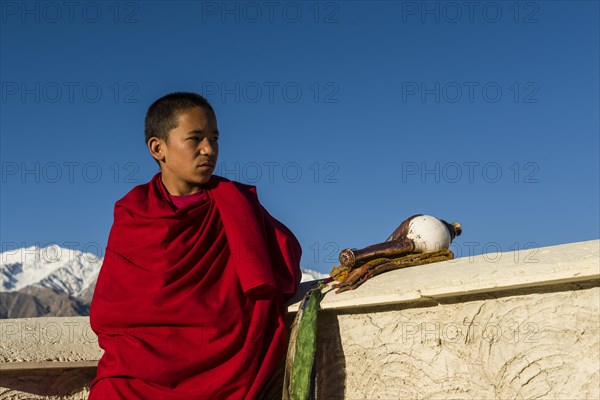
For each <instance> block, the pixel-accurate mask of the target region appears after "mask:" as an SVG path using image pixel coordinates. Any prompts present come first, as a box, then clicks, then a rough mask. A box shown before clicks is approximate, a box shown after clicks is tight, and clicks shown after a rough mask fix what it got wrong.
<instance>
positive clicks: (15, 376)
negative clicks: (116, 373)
mask: <svg viewBox="0 0 600 400" xmlns="http://www.w3.org/2000/svg"><path fill="white" fill-rule="evenodd" d="M1 375H2V386H3V387H4V388H8V389H9V390H8V391H5V392H3V393H2V394H1V395H2V398H9V396H10V395H11V394H12V392H13V391H14V392H16V393H14V394H15V395H16V394H17V393H19V392H22V393H28V394H32V395H38V396H42V397H46V396H48V397H68V396H73V395H76V394H78V393H82V392H86V393H87V392H89V383H90V382H91V381H92V380H93V379H94V377H95V376H96V368H56V369H54V368H52V369H43V370H42V369H31V370H13V371H2V372H1ZM16 398H19V397H16Z"/></svg>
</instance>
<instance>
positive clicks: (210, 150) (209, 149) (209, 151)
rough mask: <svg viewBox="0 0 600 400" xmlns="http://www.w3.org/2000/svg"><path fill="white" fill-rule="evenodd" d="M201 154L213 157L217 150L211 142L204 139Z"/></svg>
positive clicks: (201, 144)
mask: <svg viewBox="0 0 600 400" xmlns="http://www.w3.org/2000/svg"><path fill="white" fill-rule="evenodd" d="M200 154H203V155H207V156H212V155H213V154H215V148H214V146H213V145H212V143H211V142H210V141H209V140H207V139H204V140H203V141H202V142H201V143H200Z"/></svg>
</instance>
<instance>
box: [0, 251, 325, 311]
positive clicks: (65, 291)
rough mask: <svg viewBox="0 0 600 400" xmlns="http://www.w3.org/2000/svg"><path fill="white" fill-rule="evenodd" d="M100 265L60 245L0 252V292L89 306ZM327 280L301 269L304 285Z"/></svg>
mask: <svg viewBox="0 0 600 400" xmlns="http://www.w3.org/2000/svg"><path fill="white" fill-rule="evenodd" d="M101 266H102V259H101V258H98V257H97V256H96V255H94V254H91V253H84V252H81V251H79V250H74V249H67V248H63V247H60V246H58V245H52V246H48V247H37V246H33V247H28V248H20V249H15V250H9V251H5V252H3V253H0V278H1V282H0V283H1V284H0V292H3V293H4V294H5V295H6V293H13V292H19V293H20V294H21V295H24V294H26V295H28V296H36V299H34V300H35V301H37V302H39V293H40V292H39V289H45V290H46V291H45V292H43V293H45V297H48V293H52V292H55V293H56V294H61V295H63V296H66V297H72V298H74V299H76V300H77V301H79V302H81V303H82V304H86V303H87V304H89V302H90V301H91V298H92V293H93V290H94V288H95V284H96V280H97V278H98V273H99V272H100V267H101ZM326 277H327V275H325V274H322V273H320V272H317V271H312V270H309V269H303V270H302V282H305V281H312V280H315V279H322V278H326ZM47 289H51V291H52V292H50V291H48V290H47Z"/></svg>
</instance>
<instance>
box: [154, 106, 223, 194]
mask: <svg viewBox="0 0 600 400" xmlns="http://www.w3.org/2000/svg"><path fill="white" fill-rule="evenodd" d="M178 121H179V124H178V126H177V127H176V128H175V129H172V130H171V131H169V137H168V140H167V141H166V142H165V141H163V140H161V139H158V138H152V139H150V140H149V141H148V147H149V149H150V152H151V154H152V156H153V157H154V158H156V159H157V160H159V161H160V166H161V171H162V180H163V183H164V184H165V187H166V188H167V190H168V191H169V193H171V194H172V195H175V196H181V195H185V194H192V193H195V192H197V191H198V190H199V189H200V188H199V185H202V184H204V183H206V182H208V180H209V179H210V177H211V175H212V173H213V171H214V169H215V165H216V163H217V158H218V156H219V143H218V139H219V131H218V129H217V119H216V118H215V116H214V114H213V113H212V112H211V111H210V110H207V109H204V108H199V107H194V108H190V109H188V110H184V111H180V112H179V113H178Z"/></svg>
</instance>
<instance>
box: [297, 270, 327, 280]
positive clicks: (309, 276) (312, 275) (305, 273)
mask: <svg viewBox="0 0 600 400" xmlns="http://www.w3.org/2000/svg"><path fill="white" fill-rule="evenodd" d="M328 276H329V275H327V274H322V273H320V272H317V271H313V270H312V269H306V268H302V282H308V281H314V280H317V279H323V278H327V277H328Z"/></svg>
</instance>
